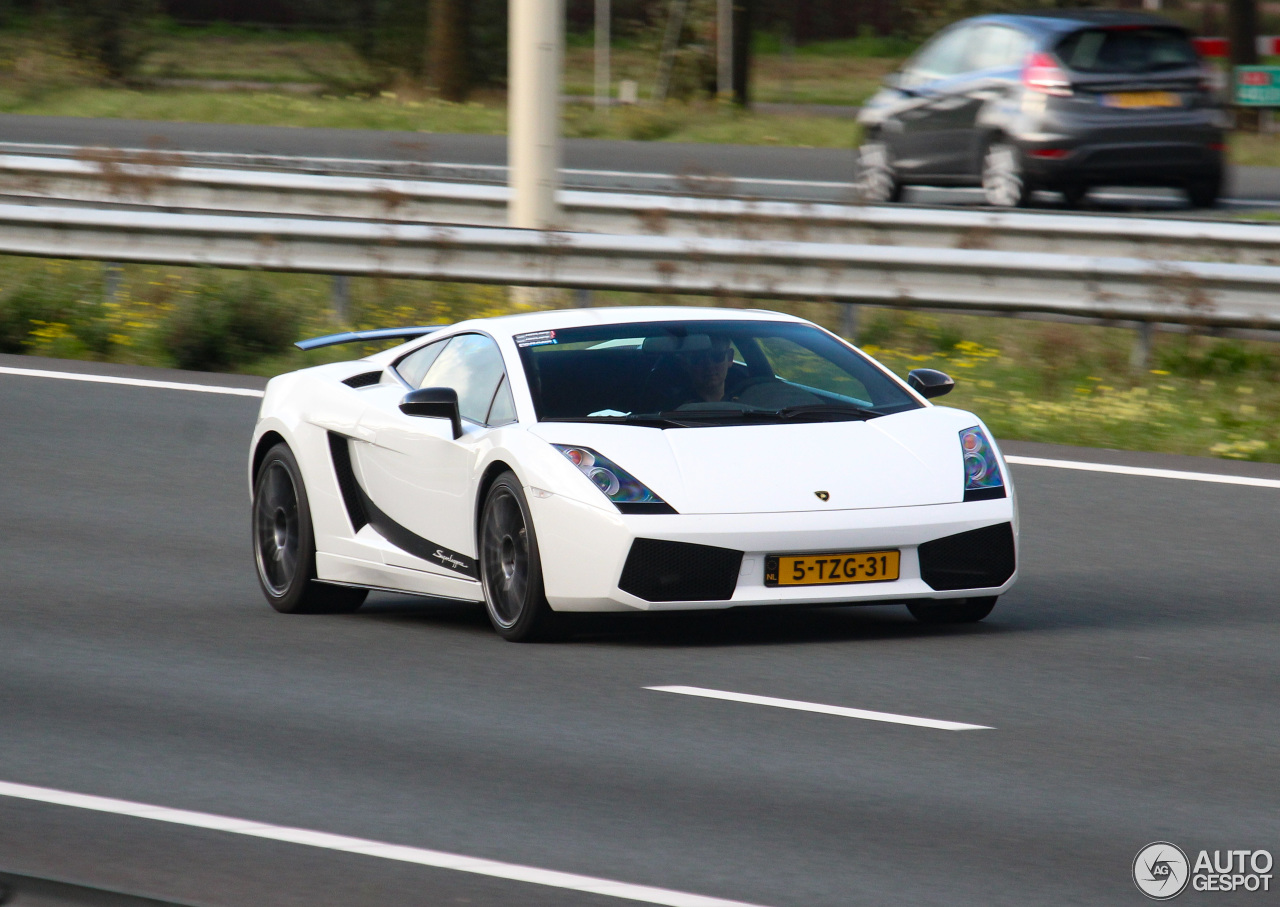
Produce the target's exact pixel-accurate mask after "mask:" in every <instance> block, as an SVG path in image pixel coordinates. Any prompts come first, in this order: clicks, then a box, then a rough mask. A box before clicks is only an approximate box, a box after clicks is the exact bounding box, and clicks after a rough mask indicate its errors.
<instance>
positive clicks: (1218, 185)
mask: <svg viewBox="0 0 1280 907" xmlns="http://www.w3.org/2000/svg"><path fill="white" fill-rule="evenodd" d="M1184 191H1185V192H1186V193H1187V201H1188V202H1189V203H1190V204H1191V207H1193V208H1212V207H1214V206H1215V205H1217V204H1218V198H1219V196H1221V195H1222V174H1216V175H1214V176H1206V177H1202V178H1201V179H1197V180H1192V181H1191V182H1189V183H1187V185H1186V188H1185V189H1184Z"/></svg>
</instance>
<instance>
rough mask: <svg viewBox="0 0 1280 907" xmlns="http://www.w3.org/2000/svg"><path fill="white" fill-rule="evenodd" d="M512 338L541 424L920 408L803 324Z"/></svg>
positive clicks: (751, 419) (632, 327)
mask: <svg viewBox="0 0 1280 907" xmlns="http://www.w3.org/2000/svg"><path fill="white" fill-rule="evenodd" d="M514 339H515V341H516V345H517V346H518V347H519V349H520V357H521V360H522V361H523V363H524V369H525V374H526V375H527V376H528V379H529V388H530V390H531V391H532V394H533V402H534V406H535V408H536V409H537V413H538V419H539V420H540V421H544V422H545V421H566V420H568V421H593V422H594V421H600V422H610V421H614V422H633V423H641V424H652V425H657V426H659V427H691V426H697V425H708V424H725V423H734V424H754V423H761V422H775V423H776V422H779V421H784V420H790V421H815V420H822V421H826V420H843V419H868V418H875V417H877V416H883V415H888V414H889V413H896V412H901V411H903V410H908V409H915V408H917V407H919V406H920V405H921V404H920V403H918V402H917V401H916V400H915V399H914V398H913V397H912V396H911V395H910V394H908V393H907V392H906V391H904V390H903V389H902V388H901V387H900V386H899V385H898V384H897V383H896V382H895V381H893V380H892V379H891V378H890V377H889V376H888V375H886V374H885V373H884V372H883V371H881V370H880V369H879V368H878V367H877V366H876V365H874V364H872V362H871V361H870V360H868V359H867V358H866V357H865V356H862V355H860V354H859V353H857V352H855V351H854V350H852V349H850V348H849V347H848V346H846V345H845V344H843V343H841V342H840V341H839V340H837V339H835V338H834V337H832V336H831V335H830V334H827V333H826V332H824V331H821V330H819V329H818V328H815V327H813V326H811V325H806V324H794V323H789V322H764V321H665V322H646V323H641V324H618V325H603V326H592V327H582V328H569V329H564V330H555V331H539V332H536V333H530V334H519V335H517V336H516V337H515V338H514Z"/></svg>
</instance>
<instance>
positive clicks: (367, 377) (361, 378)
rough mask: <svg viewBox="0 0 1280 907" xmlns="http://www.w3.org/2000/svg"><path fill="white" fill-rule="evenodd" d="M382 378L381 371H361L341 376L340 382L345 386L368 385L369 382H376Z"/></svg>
mask: <svg viewBox="0 0 1280 907" xmlns="http://www.w3.org/2000/svg"><path fill="white" fill-rule="evenodd" d="M381 380H382V372H361V373H360V374H358V375H352V376H351V377H350V378H343V379H342V383H343V384H345V385H346V386H347V387H368V386H369V385H371V384H377V383H378V382H379V381H381Z"/></svg>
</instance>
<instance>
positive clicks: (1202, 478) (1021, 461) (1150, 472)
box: [0, 366, 1280, 488]
mask: <svg viewBox="0 0 1280 907" xmlns="http://www.w3.org/2000/svg"><path fill="white" fill-rule="evenodd" d="M0 375H21V376H25V377H28V378H58V379H61V380H64V381H89V382H92V383H94V384H123V385H127V386H129V387H152V388H159V389H161V390H173V391H193V392H195V393H200V394H226V395H228V396H232V397H261V396H262V391H258V390H252V389H251V388H246V387H218V386H217V385H214V384H182V383H180V382H177V381H149V380H147V379H145V378H115V377H112V376H110V375H84V374H80V373H77V372H54V371H49V370H47V369H37V368H7V367H4V366H0ZM1005 460H1007V461H1008V462H1009V463H1010V464H1012V465H1014V466H1051V467H1054V468H1056V469H1078V470H1081V471H1082V472H1109V473H1113V474H1115V475H1121V476H1143V477H1145V478H1149V479H1181V480H1182V481H1186V482H1214V483H1216V484H1219V485H1250V486H1252V487H1254V488H1280V479H1255V478H1252V477H1250V476H1224V475H1221V474H1219V473H1212V472H1184V471H1182V470H1177V469H1151V468H1148V467H1145V466H1113V465H1111V464H1109V463H1087V462H1085V461H1082V460H1049V459H1046V458H1043V457H1018V456H1006V457H1005Z"/></svg>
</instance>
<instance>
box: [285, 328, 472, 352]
mask: <svg viewBox="0 0 1280 907" xmlns="http://www.w3.org/2000/svg"><path fill="white" fill-rule="evenodd" d="M448 326H449V325H447V324H424V325H420V326H418V327H413V328H376V329H374V330H372V331H343V332H342V333H341V334H328V335H326V336H324V337H312V338H311V339H310V340H299V341H298V342H297V343H295V344H294V346H296V347H297V348H298V349H300V350H317V349H319V348H320V347H322V346H337V345H338V344H340V343H360V342H362V341H372V340H413V339H414V338H415V337H425V336H426V335H427V334H430V333H432V332H433V331H438V330H440V329H441V328H447V327H448Z"/></svg>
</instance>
